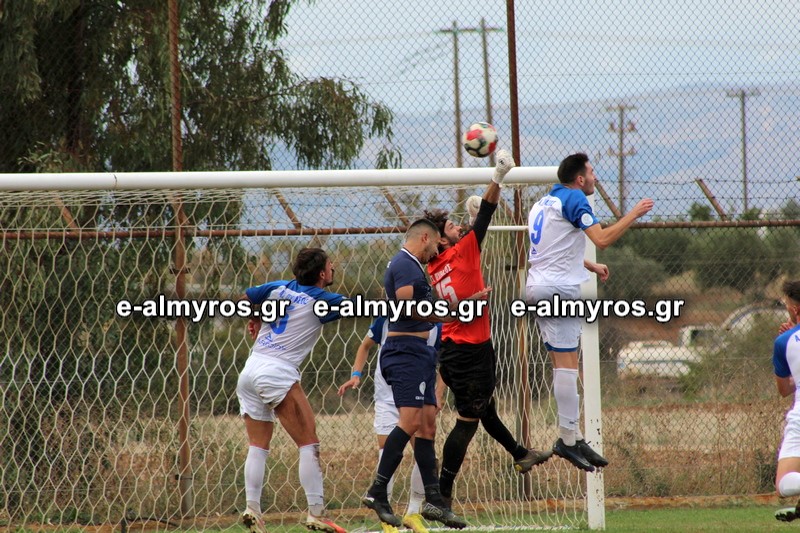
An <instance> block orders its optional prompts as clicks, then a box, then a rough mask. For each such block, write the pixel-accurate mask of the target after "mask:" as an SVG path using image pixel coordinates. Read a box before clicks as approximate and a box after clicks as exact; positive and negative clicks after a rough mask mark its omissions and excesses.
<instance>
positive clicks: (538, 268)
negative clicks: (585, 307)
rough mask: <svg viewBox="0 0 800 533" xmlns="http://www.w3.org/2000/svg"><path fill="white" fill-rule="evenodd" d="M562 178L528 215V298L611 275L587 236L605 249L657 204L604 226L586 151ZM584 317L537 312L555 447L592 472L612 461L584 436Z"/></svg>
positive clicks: (573, 158)
mask: <svg viewBox="0 0 800 533" xmlns="http://www.w3.org/2000/svg"><path fill="white" fill-rule="evenodd" d="M558 181H559V182H560V183H558V184H556V185H554V186H553V188H552V189H551V190H550V192H549V193H548V194H547V195H545V196H544V197H543V198H542V199H541V200H539V201H538V202H536V203H535V204H534V205H533V207H532V208H531V212H530V215H529V217H528V232H529V235H530V243H531V248H530V254H529V257H528V260H529V262H530V265H531V266H530V269H529V271H528V280H527V283H526V288H525V289H526V298H527V300H528V302H529V303H534V302H536V301H539V300H550V301H552V300H553V299H554V296H555V295H558V296H559V297H560V298H561V299H562V300H576V299H579V298H580V295H581V291H580V285H581V283H583V282H585V281H587V280H588V279H589V272H593V273H595V274H597V275H598V276H599V277H600V281H605V280H606V279H608V276H609V272H608V267H607V266H606V265H602V264H599V263H592V262H590V261H586V260H584V258H583V256H584V250H585V248H586V237H588V238H589V239H590V240H591V241H592V242H593V243H594V244H595V246H597V247H598V248H600V249H605V248H606V247H607V246H610V245H611V244H612V243H614V242H616V241H617V239H619V238H620V237H622V235H623V233H625V231H626V230H627V229H628V228H629V227H630V226H631V225H632V224H633V223H634V222H635V221H636V219H638V218H639V217H641V216H643V215H645V214H646V213H648V212H649V211H650V210H651V209H652V208H653V201H652V200H651V199H649V198H646V199H644V200H641V201H639V202H638V203H637V204H636V206H634V208H633V210H631V212H630V213H628V214H626V215H625V216H623V217H622V218H620V219H619V220H618V221H617V222H616V223H614V224H612V225H610V226H608V227H606V228H603V227H601V226H600V224H599V222H598V220H597V218H595V216H594V213H593V212H592V208H591V206H590V205H589V202H588V200H587V199H586V196H588V195H590V194H594V189H595V182H596V181H597V177H596V176H595V173H594V168H593V167H592V164H591V163H590V162H589V158H588V156H587V155H586V154H582V153H578V154H573V155H570V156H568V157H566V158H565V159H564V160H563V161H561V164H560V165H559V167H558ZM582 320H583V319H582V318H579V317H564V318H546V317H537V318H536V322H537V324H538V325H539V331H540V333H541V335H542V339H543V340H544V343H545V348H546V349H547V351H548V353H549V354H550V358H551V360H552V362H553V395H554V396H555V398H556V404H557V406H558V431H559V438H558V440H556V443H555V444H554V445H553V452H554V453H555V454H556V455H558V456H559V457H563V458H564V459H567V460H568V461H569V462H571V463H572V464H573V465H575V466H576V467H578V468H580V469H581V470H586V471H588V472H593V471H594V469H595V467H602V466H606V465H607V464H608V461H606V460H605V458H603V457H602V456H601V455H600V454H598V453H597V452H595V451H594V450H593V449H592V448H591V447H590V446H589V444H588V443H587V442H586V441H585V440H584V438H583V435H581V432H580V427H579V424H578V419H579V418H580V396H578V340H579V338H580V334H581V322H582Z"/></svg>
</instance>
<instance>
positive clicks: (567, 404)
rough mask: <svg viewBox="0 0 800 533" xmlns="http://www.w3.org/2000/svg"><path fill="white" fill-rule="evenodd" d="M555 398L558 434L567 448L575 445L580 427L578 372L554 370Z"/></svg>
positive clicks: (565, 369)
mask: <svg viewBox="0 0 800 533" xmlns="http://www.w3.org/2000/svg"><path fill="white" fill-rule="evenodd" d="M553 396H555V398H556V405H557V406H558V434H559V436H560V437H561V439H562V440H563V441H564V444H566V445H567V446H574V445H575V430H576V429H577V427H578V412H579V410H580V396H578V371H577V370H573V369H571V368H554V369H553Z"/></svg>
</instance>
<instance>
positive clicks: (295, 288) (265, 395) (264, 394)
mask: <svg viewBox="0 0 800 533" xmlns="http://www.w3.org/2000/svg"><path fill="white" fill-rule="evenodd" d="M292 273H293V274H294V275H295V279H293V280H291V281H272V282H269V283H265V284H264V285H259V286H257V287H251V288H249V289H247V290H246V291H245V297H246V298H247V299H248V300H249V301H250V302H251V303H252V304H253V305H254V306H258V305H259V304H261V303H262V302H264V301H265V300H268V299H273V300H288V301H289V302H290V304H289V307H288V311H287V313H286V315H285V316H283V317H281V318H279V319H277V320H276V321H274V322H272V323H269V324H263V325H262V324H261V323H260V322H258V321H253V320H251V322H250V324H249V326H248V328H249V331H250V333H251V335H253V336H254V337H255V343H254V344H253V348H252V349H251V351H250V357H248V359H247V362H246V363H245V367H244V369H243V370H242V373H241V374H240V375H239V382H238V384H237V387H236V396H237V397H238V399H239V408H240V413H241V415H242V416H243V417H244V424H245V428H246V430H247V438H248V441H249V445H250V447H249V449H248V453H247V459H246V460H245V465H244V480H245V495H246V499H247V509H246V510H245V512H244V513H243V514H242V522H243V523H244V524H245V526H246V527H247V528H248V531H250V532H251V533H263V532H264V524H263V521H262V519H261V491H262V490H263V484H264V467H265V465H266V461H267V457H268V456H269V446H270V441H271V440H272V433H273V430H274V424H275V417H276V416H277V418H278V420H280V423H281V425H282V426H283V428H284V429H285V430H286V432H287V433H288V434H289V436H290V437H291V438H292V440H293V441H294V442H295V444H297V446H298V448H299V451H300V465H299V470H300V484H301V485H302V486H303V490H304V491H305V494H306V499H307V500H308V516H307V517H306V521H305V523H304V525H305V526H306V527H307V528H308V529H313V530H317V531H328V532H330V533H344V531H345V530H344V529H343V528H341V527H339V526H338V525H336V524H335V523H333V521H331V520H330V519H329V518H327V517H326V516H325V502H324V498H323V491H322V470H321V468H320V465H319V439H318V438H317V432H316V425H315V422H314V412H313V411H312V410H311V405H310V404H309V403H308V398H307V397H306V394H305V392H304V391H303V387H302V386H301V385H300V370H299V368H300V365H301V364H302V363H303V361H304V360H305V358H306V357H307V356H308V354H309V353H310V352H311V349H312V348H313V347H314V344H316V342H317V340H318V339H319V336H320V333H321V331H322V325H323V324H324V323H326V322H330V321H332V320H336V319H338V318H340V317H339V315H338V313H329V314H328V315H326V316H324V317H317V316H316V315H315V314H314V311H313V308H314V302H315V301H317V300H326V301H328V302H329V303H330V304H331V305H336V304H339V303H340V302H341V301H342V300H343V299H344V296H342V295H341V294H335V293H331V292H328V291H326V290H325V287H328V286H330V285H331V284H332V283H333V276H334V268H333V263H332V262H331V261H330V259H328V256H327V254H326V253H325V252H324V251H323V250H321V249H319V248H304V249H303V250H300V252H298V254H297V257H295V259H294V262H293V264H292Z"/></svg>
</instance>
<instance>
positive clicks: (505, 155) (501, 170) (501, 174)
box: [492, 150, 517, 187]
mask: <svg viewBox="0 0 800 533" xmlns="http://www.w3.org/2000/svg"><path fill="white" fill-rule="evenodd" d="M515 166H517V165H516V163H514V156H512V155H511V152H509V151H508V150H498V151H497V163H496V164H495V166H494V176H492V181H493V182H495V183H496V184H498V185H499V186H501V187H502V186H503V180H504V179H505V177H506V174H508V171H509V170H511V169H512V168H514V167H515Z"/></svg>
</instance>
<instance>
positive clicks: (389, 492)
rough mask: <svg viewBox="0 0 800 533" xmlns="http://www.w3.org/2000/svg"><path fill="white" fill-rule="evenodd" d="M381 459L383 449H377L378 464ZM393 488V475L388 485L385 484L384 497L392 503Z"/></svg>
mask: <svg viewBox="0 0 800 533" xmlns="http://www.w3.org/2000/svg"><path fill="white" fill-rule="evenodd" d="M381 457H383V448H379V449H378V463H380V462H381ZM393 488H394V474H392V479H390V480H389V483H387V484H386V496H387V498H388V499H389V501H390V502H391V501H392V489H393Z"/></svg>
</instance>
